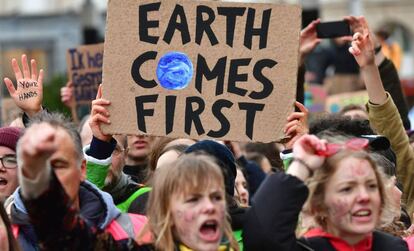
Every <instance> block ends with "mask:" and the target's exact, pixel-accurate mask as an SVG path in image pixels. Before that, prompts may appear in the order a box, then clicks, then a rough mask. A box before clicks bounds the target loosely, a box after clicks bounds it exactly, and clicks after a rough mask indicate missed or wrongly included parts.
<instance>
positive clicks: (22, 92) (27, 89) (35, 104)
mask: <svg viewBox="0 0 414 251" xmlns="http://www.w3.org/2000/svg"><path fill="white" fill-rule="evenodd" d="M21 61H22V62H21V63H22V69H23V72H22V71H21V69H20V67H19V64H18V62H17V60H16V59H15V58H13V59H12V61H11V65H12V68H13V71H14V75H15V78H16V85H14V84H13V81H12V80H10V78H4V83H5V84H6V87H7V90H8V91H9V93H10V96H11V97H12V98H13V100H14V102H15V103H16V105H17V106H18V107H19V108H20V109H22V110H23V111H24V112H25V113H26V114H27V115H28V116H29V117H32V116H33V115H35V114H36V113H38V112H39V111H41V110H42V100H43V76H44V72H43V69H40V71H38V70H37V63H36V60H34V59H32V60H30V67H29V64H28V59H27V56H26V55H25V54H23V55H22V59H21Z"/></svg>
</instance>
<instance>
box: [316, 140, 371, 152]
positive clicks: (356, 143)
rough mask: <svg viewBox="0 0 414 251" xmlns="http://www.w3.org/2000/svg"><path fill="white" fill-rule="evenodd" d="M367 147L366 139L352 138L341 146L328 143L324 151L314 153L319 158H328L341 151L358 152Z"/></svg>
mask: <svg viewBox="0 0 414 251" xmlns="http://www.w3.org/2000/svg"><path fill="white" fill-rule="evenodd" d="M368 145H369V140H368V139H362V138H352V139H350V140H348V141H346V142H344V143H343V144H337V143H328V144H326V150H325V151H316V154H317V155H319V156H325V157H329V156H332V155H334V154H335V153H337V152H339V151H340V150H343V149H349V150H353V151H359V150H362V149H365V148H367V147H368Z"/></svg>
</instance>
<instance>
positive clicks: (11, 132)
mask: <svg viewBox="0 0 414 251" xmlns="http://www.w3.org/2000/svg"><path fill="white" fill-rule="evenodd" d="M22 134H23V129H22V128H19V127H2V128H0V146H5V147H8V148H10V149H12V150H13V151H16V145H17V141H18V140H19V138H20V136H21V135H22Z"/></svg>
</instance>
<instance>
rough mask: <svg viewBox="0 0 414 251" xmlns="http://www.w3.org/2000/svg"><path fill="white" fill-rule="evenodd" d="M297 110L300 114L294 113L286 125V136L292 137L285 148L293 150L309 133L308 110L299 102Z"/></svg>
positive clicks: (296, 103) (288, 118)
mask: <svg viewBox="0 0 414 251" xmlns="http://www.w3.org/2000/svg"><path fill="white" fill-rule="evenodd" d="M295 105H296V107H297V108H299V110H300V112H292V113H291V114H290V115H289V116H288V117H287V121H288V122H287V123H286V125H285V130H284V131H285V134H286V135H287V136H289V137H290V140H289V141H288V142H286V143H285V144H284V145H285V148H286V149H291V148H292V147H293V144H294V143H295V142H296V140H298V139H299V138H300V137H301V136H302V135H304V134H307V133H308V132H309V129H308V113H309V111H308V109H306V107H305V106H304V105H302V104H301V103H299V102H297V101H296V102H295Z"/></svg>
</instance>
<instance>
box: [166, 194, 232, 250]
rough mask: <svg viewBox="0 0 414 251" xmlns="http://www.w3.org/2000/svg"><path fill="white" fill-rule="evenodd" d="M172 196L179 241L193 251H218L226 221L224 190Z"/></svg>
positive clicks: (173, 216)
mask: <svg viewBox="0 0 414 251" xmlns="http://www.w3.org/2000/svg"><path fill="white" fill-rule="evenodd" d="M217 187H219V186H209V187H208V188H207V189H205V190H204V191H203V192H201V193H189V194H184V195H176V194H175V195H173V196H171V202H170V203H171V211H172V218H173V232H174V235H175V238H177V239H178V240H179V241H180V242H181V243H183V244H184V245H186V246H187V247H189V248H191V249H193V250H200V251H213V250H214V251H217V249H218V247H219V244H220V240H221V238H222V236H223V228H224V220H225V202H224V189H218V188H217Z"/></svg>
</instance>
